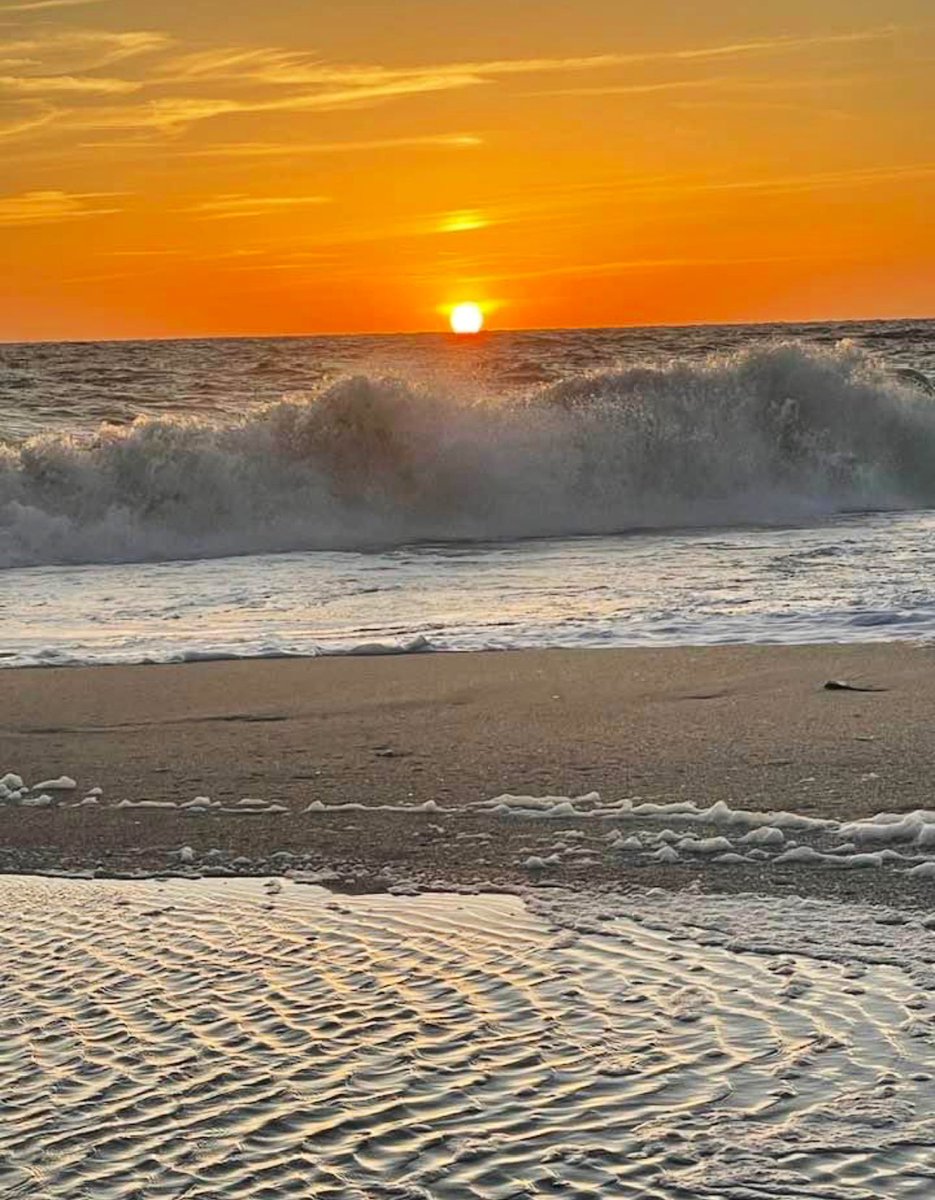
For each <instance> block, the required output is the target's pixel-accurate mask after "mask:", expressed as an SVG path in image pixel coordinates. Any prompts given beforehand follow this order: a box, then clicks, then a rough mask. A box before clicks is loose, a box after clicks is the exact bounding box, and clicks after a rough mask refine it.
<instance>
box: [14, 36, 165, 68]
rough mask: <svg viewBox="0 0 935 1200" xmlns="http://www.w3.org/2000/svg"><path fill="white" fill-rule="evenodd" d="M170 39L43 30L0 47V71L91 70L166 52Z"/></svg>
mask: <svg viewBox="0 0 935 1200" xmlns="http://www.w3.org/2000/svg"><path fill="white" fill-rule="evenodd" d="M171 41H172V39H171V38H169V37H168V36H167V35H166V34H164V33H159V32H157V31H154V30H151V29H150V30H146V29H136V30H132V29H131V30H120V31H112V30H106V29H55V30H47V29H42V30H41V31H39V32H36V33H32V34H29V35H28V36H24V37H18V38H9V39H7V40H5V41H4V42H3V43H2V44H0V53H2V57H0V68H3V69H10V68H20V67H23V68H27V69H28V70H29V71H38V72H39V73H41V74H43V75H51V74H58V73H59V71H65V72H68V73H72V74H74V73H76V72H79V71H93V70H97V69H98V68H100V67H106V66H109V65H110V64H111V63H116V62H122V61H124V60H126V59H129V58H135V57H136V56H137V55H140V54H150V53H153V52H154V51H157V50H165V49H166V47H168V46H169V45H170V44H171Z"/></svg>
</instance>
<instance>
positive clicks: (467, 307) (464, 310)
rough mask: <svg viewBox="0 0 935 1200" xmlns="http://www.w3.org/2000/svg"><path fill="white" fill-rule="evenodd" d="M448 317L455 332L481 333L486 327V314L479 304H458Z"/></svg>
mask: <svg viewBox="0 0 935 1200" xmlns="http://www.w3.org/2000/svg"><path fill="white" fill-rule="evenodd" d="M448 319H449V321H450V322H451V328H452V331H453V332H454V333H480V331H481V330H482V329H483V328H484V314H483V312H482V311H481V307H480V305H479V304H473V303H471V302H468V303H466V304H456V305H455V306H454V308H453V309H452V310H451V316H450V317H449V318H448Z"/></svg>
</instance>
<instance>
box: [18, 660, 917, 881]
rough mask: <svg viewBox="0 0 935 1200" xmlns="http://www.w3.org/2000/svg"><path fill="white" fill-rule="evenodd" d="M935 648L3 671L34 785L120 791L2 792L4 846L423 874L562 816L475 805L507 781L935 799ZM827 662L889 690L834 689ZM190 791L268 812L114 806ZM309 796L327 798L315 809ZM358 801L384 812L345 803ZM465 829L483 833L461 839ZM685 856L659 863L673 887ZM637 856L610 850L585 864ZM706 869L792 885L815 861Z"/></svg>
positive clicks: (118, 864)
mask: <svg viewBox="0 0 935 1200" xmlns="http://www.w3.org/2000/svg"><path fill="white" fill-rule="evenodd" d="M932 653H933V652H932V650H931V649H929V648H928V647H926V646H920V645H917V644H916V645H913V644H908V643H904V644H896V643H894V644H889V645H874V646H846V647H835V646H822V647H797V648H795V647H792V648H785V647H769V646H758V647H736V648H734V647H725V648H699V649H679V648H674V649H661V650H630V649H625V650H605V651H530V652H516V653H501V654H469V655H456V654H451V655H437V654H426V655H413V656H404V657H375V658H353V657H352V658H343V659H338V658H332V659H313V660H294V661H265V662H217V663H202V664H191V665H184V666H158V667H157V666H138V667H117V668H110V667H101V668H76V669H64V670H56V669H46V670H41V669H40V670H16V671H6V672H2V673H0V711H2V738H0V741H2V746H0V763H2V764H3V768H4V769H5V770H10V771H15V772H16V773H18V774H19V775H21V776H23V778H24V779H27V780H29V781H32V782H37V781H41V780H45V779H54V778H56V777H59V776H61V775H66V776H70V777H72V778H73V779H74V780H75V781H76V782H77V785H78V788H77V789H76V795H81V794H83V793H84V792H85V791H87V790H89V789H91V788H93V787H100V788H102V789H103V793H104V797H103V799H105V800H106V801H107V804H105V805H104V806H102V807H100V808H97V807H90V808H80V807H70V806H65V805H62V806H58V805H54V806H52V807H49V808H43V809H32V808H23V807H18V806H15V805H14V806H0V841H2V845H3V847H4V849H3V854H4V861H3V865H4V868H5V869H7V870H21V869H24V868H25V869H47V868H49V867H50V866H59V865H64V866H66V867H67V868H70V869H92V870H99V871H108V870H109V871H118V870H130V869H138V868H141V867H143V866H146V865H149V866H150V867H152V866H155V865H160V866H162V867H165V865H166V861H167V860H166V858H165V855H166V853H167V852H169V851H171V850H173V849H175V848H177V847H178V846H179V845H180V844H185V845H191V846H192V847H194V848H195V850H196V851H197V853H198V854H199V855H200V854H201V853H203V852H205V851H207V850H209V849H216V850H219V851H220V852H222V853H223V854H224V855H225V856H226V857H227V858H238V857H240V858H246V859H248V860H250V862H255V863H256V864H257V870H258V871H260V872H262V871H264V870H268V869H269V868H270V858H271V856H272V855H274V854H276V853H284V854H285V855H286V856H287V858H288V856H289V855H290V854H292V855H296V854H304V855H306V856H308V859H309V864H310V865H314V866H315V867H316V868H328V867H335V866H337V867H338V868H339V869H342V868H347V866H348V864H354V866H355V871H356V875H357V877H358V878H359V883H360V886H361V887H364V888H367V887H371V886H380V873H381V872H382V871H384V869H385V868H387V867H390V868H396V867H398V868H400V869H403V868H406V867H409V868H412V869H415V868H416V867H418V871H419V873H420V878H421V879H422V880H423V881H425V880H430V879H432V878H435V877H437V876H442V877H444V878H447V879H456V880H458V881H460V882H463V883H470V882H472V881H478V880H480V881H491V880H493V881H494V882H501V881H505V880H508V879H510V878H513V877H515V875H516V872H517V864H518V863H519V862H521V861H522V859H523V857H524V854H523V851H525V852H526V854H527V855H528V854H529V853H530V852H531V850H535V849H536V845H538V841H537V839H538V840H539V841H541V839H542V837H550V836H551V833H552V830H551V828H550V829H549V830H548V831H544V830H543V828H542V825H543V823H535V822H528V821H526V822H516V821H504V820H502V819H498V818H497V817H496V816H495V815H492V814H489V813H487V812H484V811H478V810H477V807H476V806H477V805H478V804H481V803H483V802H484V801H488V800H490V798H492V797H496V796H498V795H500V794H501V793H517V794H525V795H532V796H544V795H558V796H572V797H573V796H577V795H580V794H582V793H589V792H592V791H597V792H599V793H600V796H601V797H602V798H603V799H604V800H606V801H619V800H620V799H621V798H623V797H631V798H633V799H634V801H635V802H637V803H645V802H655V803H660V804H672V803H674V802H679V801H691V802H693V803H694V804H696V805H698V806H699V807H701V808H704V807H707V806H709V805H710V804H712V803H714V802H717V801H723V802H724V803H725V804H727V805H729V806H731V807H732V808H744V809H756V810H763V811H773V810H789V811H791V812H794V813H800V814H806V815H808V816H810V817H819V818H833V819H835V820H838V821H848V820H853V819H855V818H861V817H869V816H871V815H873V814H875V813H880V812H909V811H912V810H914V809H920V808H922V809H924V808H926V807H928V806H929V804H930V780H931V774H932V762H933V755H935V752H933V750H932V746H931V728H932V723H933V719H935V676H933V673H932ZM829 680H838V681H843V682H847V683H851V684H854V685H857V686H861V687H867V688H879V689H882V690H878V691H829V690H827V689H826V688H825V687H824V685H825V683H826V682H827V681H829ZM198 795H205V796H209V797H211V798H212V800H213V801H214V802H215V803H217V802H222V803H223V804H225V805H230V806H235V805H236V804H237V803H238V802H239V801H241V800H242V799H243V798H245V797H253V798H257V799H259V800H260V801H262V803H263V804H264V805H266V806H273V808H274V809H276V810H277V811H274V812H272V813H265V812H262V811H261V812H258V813H255V814H251V815H249V816H244V817H243V818H235V819H229V820H223V819H219V818H218V817H216V816H212V815H192V814H185V813H183V812H180V811H178V810H176V809H172V808H169V809H163V808H142V807H136V808H133V809H132V810H127V809H115V808H113V807H109V806H108V805H114V804H117V803H119V802H120V801H129V802H130V803H132V804H134V805H135V804H138V803H139V802H142V801H148V802H152V803H156V804H159V803H164V804H181V803H184V802H186V801H190V800H191V799H192V798H193V797H195V796H198ZM311 803H317V804H319V805H321V806H323V811H320V812H318V813H314V814H307V813H305V812H304V810H305V809H307V807H308V806H309V804H311ZM426 803H429V804H431V805H433V806H434V805H435V804H437V805H438V806H439V809H440V811H438V812H435V813H432V814H429V815H430V817H431V819H429V818H428V817H427V814H426V813H425V812H424V811H419V810H418V806H420V805H424V804H426ZM348 804H350V805H361V806H364V807H366V808H370V809H372V811H371V812H367V813H361V812H359V811H354V810H351V811H350V812H348V811H347V810H341V809H339V808H338V807H337V806H340V805H348ZM280 808H282V809H286V810H288V811H287V812H283V811H278V810H279V809H280ZM394 809H397V810H400V809H401V810H403V811H393V810H394ZM573 823H574V822H572V824H573ZM546 824H549V825H550V826H551V824H552V823H546ZM592 826H593V823H592ZM592 833H593V836H595V837H596V836H597V833H596V831H593V830H588V832H587V836H588V837H590V836H592ZM600 833H601V835H603V834H604V833H605V830H603V829H602V830H601V831H600ZM459 835H460V840H459ZM471 837H477V838H479V839H480V840H481V841H482V842H483V843H484V844H483V853H480V852H479V849H478V847H477V846H476V845H475V846H474V848H473V852H472V853H466V850H467V848H468V846H469V845H470V842H469V841H467V840H466V839H470V838H471ZM533 842H535V843H536V845H533ZM273 865H275V864H273ZM566 865H567V864H566ZM685 872H686V868H685V866H684V865H683V864H679V865H673V864H665V863H661V864H654V865H653V875H654V878H656V879H657V880H659V881H661V882H663V883H668V882H670V881H671V882H672V883H673V885H675V886H679V885H681V884H684V883H685V882H686V879H687V878H689V877H692V876H691V874H690V875H688V876H686V873H685ZM626 873H627V872H626V870H625V868H624V867H623V866H622V865H621V864H619V863H616V864H614V863H607V862H605V861H604V860H603V859H602V860H600V861H599V862H594V863H592V864H591V866H590V868H589V870H588V879H589V880H590V881H592V882H595V881H596V882H600V881H601V880H604V881H613V880H619V879H620V878H621V876H625V875H626ZM806 873H807V874H809V873H808V872H806ZM565 874H566V875H567V872H566V873H565ZM714 874H716V875H718V876H719V877H720V879H721V880H724V879H725V878H727V877H728V875H729V876H730V878H731V879H733V880H734V884H733V885H732V886H736V887H740V886H743V887H750V888H759V887H767V888H770V889H776V888H778V889H779V890H788V889H790V888H794V887H796V886H798V884H797V882H796V880H798V879H799V878H800V877H801V875H802V870H801V866H799V867H798V869H796V870H795V871H792V870H791V869H789V868H787V869H786V870H784V871H782V870H779V869H778V868H776V869H773V870H772V874H771V870H770V869H769V866H768V864H760V865H755V866H754V865H751V866H748V867H746V868H741V867H740V866H739V864H738V867H737V869H735V870H732V871H730V872H719V873H714ZM810 874H819V875H821V876H822V878H823V880H825V877H828V881H826V882H823V883H822V888H825V887H826V886H832V885H833V887H834V888H835V889H836V890H837V892H838V893H840V892H841V891H842V890H843V892H844V893H845V894H847V895H858V894H861V893H862V889H865V888H866V886H867V885H866V882H865V875H866V873H864V872H847V873H843V872H841V873H834V874H833V876H832V875H831V874H830V873H828V872H817V873H816V872H811V873H810ZM872 874H873V875H874V876H875V877H876V876H879V875H880V874H881V873H880V872H873V873H872ZM645 879H646V872H645V870H644V871H642V872H641V873H640V881H641V882H645ZM874 886H875V887H879V886H880V884H879V881H877V882H875V884H874ZM888 886H889V885H888ZM892 886H896V885H895V883H894V884H893V885H892ZM900 886H902V885H900Z"/></svg>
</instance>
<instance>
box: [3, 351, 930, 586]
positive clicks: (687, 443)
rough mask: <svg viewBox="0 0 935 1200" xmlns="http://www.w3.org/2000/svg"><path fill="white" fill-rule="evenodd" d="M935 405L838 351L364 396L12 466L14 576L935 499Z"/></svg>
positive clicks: (60, 439)
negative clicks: (542, 383) (488, 390)
mask: <svg viewBox="0 0 935 1200" xmlns="http://www.w3.org/2000/svg"><path fill="white" fill-rule="evenodd" d="M933 461H935V405H933V403H932V401H931V398H930V397H929V396H928V395H927V394H926V393H925V392H924V391H923V390H922V389H920V388H919V387H917V386H916V385H915V384H914V383H913V382H912V381H911V380H900V379H896V378H894V377H893V375H892V374H890V373H887V372H886V371H884V370H883V368H882V367H881V366H879V365H877V364H876V362H875V361H874V360H873V359H871V358H870V357H868V356H867V355H866V354H865V353H864V352H862V351H860V350H858V349H856V348H855V347H853V346H850V345H847V344H842V345H839V346H838V347H836V348H829V349H814V348H806V347H803V346H801V345H794V344H776V345H772V346H770V345H761V346H757V347H754V348H751V349H748V350H746V351H741V352H738V353H734V354H729V355H722V356H716V357H712V358H710V359H709V360H708V361H678V360H674V361H672V362H670V363H668V364H667V365H661V366H659V365H654V366H645V367H627V368H625V369H620V370H618V371H615V372H607V371H605V372H602V373H597V374H585V375H581V376H578V377H572V378H570V379H568V380H566V381H565V382H563V383H559V384H552V385H549V386H548V387H546V388H544V389H543V390H542V391H541V392H539V393H538V394H535V395H533V396H525V397H522V398H516V397H515V396H512V395H509V394H508V395H505V396H484V397H482V398H480V399H477V398H471V399H465V397H464V396H463V395H462V394H460V393H456V392H453V391H444V390H439V389H432V388H430V387H427V386H414V385H410V384H407V383H405V382H402V381H400V380H394V379H373V378H365V377H360V378H351V379H346V380H344V381H343V382H339V383H336V384H333V385H331V386H329V387H327V388H325V389H324V390H323V391H322V392H320V393H319V394H317V395H315V396H313V397H311V398H308V399H304V400H289V401H283V402H280V403H277V404H273V405H270V406H268V407H266V408H262V409H258V410H254V411H252V412H250V413H249V414H248V415H247V416H245V417H244V418H243V419H242V420H239V421H233V422H230V421H229V422H228V423H217V422H214V423H210V422H204V421H199V420H197V419H195V418H193V417H184V418H179V417H150V418H147V419H144V420H141V421H138V422H137V423H136V424H134V425H132V426H130V427H129V428H118V427H103V428H102V429H101V431H100V433H99V434H98V435H97V437H95V438H94V439H90V440H88V439H82V438H73V437H69V436H63V435H49V436H46V437H40V438H35V439H33V440H31V441H28V442H26V443H25V444H23V445H21V446H19V447H18V448H11V447H8V448H6V449H5V450H3V451H2V452H0V565H3V566H11V565H33V564H41V563H56V562H61V563H69V562H70V563H79V562H99V561H108V560H145V559H165V558H184V557H209V556H218V555H229V554H240V553H251V552H258V551H269V550H288V549H320V548H327V547H361V546H368V545H372V544H375V543H382V544H387V543H389V544H394V543H400V542H409V541H412V540H415V539H427V538H434V539H440V538H444V539H458V538H472V539H476V538H504V537H518V536H530V535H545V534H563V533H583V532H586V533H595V532H601V531H607V530H619V529H629V528H645V527H650V528H651V527H660V526H673V525H697V524H710V523H714V522H718V523H738V522H771V521H786V520H789V519H798V518H802V517H810V516H815V515H819V514H828V513H834V512H838V511H841V510H842V509H851V508H854V507H863V508H867V507H873V508H878V509H879V508H893V507H895V508H898V507H901V506H924V505H929V504H932V503H933V502H935V470H933V467H932V462H933Z"/></svg>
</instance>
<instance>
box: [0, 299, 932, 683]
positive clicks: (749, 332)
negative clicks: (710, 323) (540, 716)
mask: <svg viewBox="0 0 935 1200" xmlns="http://www.w3.org/2000/svg"><path fill="white" fill-rule="evenodd" d="M933 377H935V323H933V322H876V323H866V324H848V325H834V324H829V325H810V326H782V327H768V326H757V327H729V328H726V327H696V328H684V329H651V330H649V329H646V330H598V331H565V332H529V333H510V334H506V333H504V334H495V335H490V336H486V337H483V338H481V339H478V340H470V339H468V340H461V341H456V340H454V339H451V338H447V337H436V336H429V335H425V336H400V337H383V338H363V337H361V338H307V339H276V340H236V341H201V342H148V343H147V342H141V343H98V344H94V343H91V344H75V343H68V344H47V345H35V346H26V345H22V346H20V345H7V346H0V438H2V440H3V442H4V443H5V448H3V447H2V446H0V622H2V625H0V655H2V658H0V661H2V662H3V663H4V664H5V665H23V664H27V663H80V662H133V661H145V660H155V661H167V660H178V659H191V658H201V657H213V656H227V655H232V656H258V655H259V656H262V655H277V654H309V653H333V652H346V651H349V650H353V649H360V648H361V647H365V648H370V649H373V648H375V647H376V648H389V649H419V648H425V647H426V646H431V647H433V648H438V649H460V650H472V649H480V648H512V647H519V646H549V645H585V646H594V645H628V644H647V643H650V644H667V643H674V644H677V643H686V642H692V643H712V642H744V641H787V642H803V641H841V640H844V641H846V640H864V639H867V638H879V637H922V636H926V637H927V636H930V635H931V634H932V633H933V632H935V587H933V585H932V583H931V580H932V578H933V575H932V569H931V568H932V561H933V554H935V398H933V394H932V383H931V380H932V378H933Z"/></svg>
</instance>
